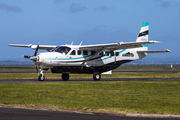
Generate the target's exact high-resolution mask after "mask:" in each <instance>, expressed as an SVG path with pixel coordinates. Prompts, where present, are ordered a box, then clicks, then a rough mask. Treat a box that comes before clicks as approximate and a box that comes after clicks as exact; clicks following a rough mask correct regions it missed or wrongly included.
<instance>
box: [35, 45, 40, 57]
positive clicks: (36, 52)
mask: <svg viewBox="0 0 180 120" xmlns="http://www.w3.org/2000/svg"><path fill="white" fill-rule="evenodd" d="M38 49H39V43H38V44H37V48H36V51H35V53H34V56H36V55H37V52H38Z"/></svg>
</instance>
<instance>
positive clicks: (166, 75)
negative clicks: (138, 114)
mask: <svg viewBox="0 0 180 120" xmlns="http://www.w3.org/2000/svg"><path fill="white" fill-rule="evenodd" d="M37 76H38V75H37V73H0V79H37ZM45 77H46V79H61V74H52V73H45ZM145 77H149V78H180V73H113V74H111V75H102V78H145ZM83 78H92V74H70V79H83Z"/></svg>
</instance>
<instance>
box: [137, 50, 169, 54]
mask: <svg viewBox="0 0 180 120" xmlns="http://www.w3.org/2000/svg"><path fill="white" fill-rule="evenodd" d="M137 52H138V53H167V52H171V51H170V50H168V49H166V50H163V51H157V50H151V51H137Z"/></svg>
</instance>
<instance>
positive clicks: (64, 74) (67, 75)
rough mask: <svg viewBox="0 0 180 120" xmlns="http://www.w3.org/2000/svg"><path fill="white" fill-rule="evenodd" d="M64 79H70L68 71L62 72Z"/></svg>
mask: <svg viewBox="0 0 180 120" xmlns="http://www.w3.org/2000/svg"><path fill="white" fill-rule="evenodd" d="M61 77H62V79H63V81H68V80H69V74H68V73H62V76H61Z"/></svg>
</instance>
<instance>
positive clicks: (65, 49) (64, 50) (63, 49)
mask: <svg viewBox="0 0 180 120" xmlns="http://www.w3.org/2000/svg"><path fill="white" fill-rule="evenodd" d="M70 50H71V48H69V47H66V46H57V47H55V48H53V49H52V50H51V51H50V52H59V53H65V54H67V53H68V52H69V51H70Z"/></svg>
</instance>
